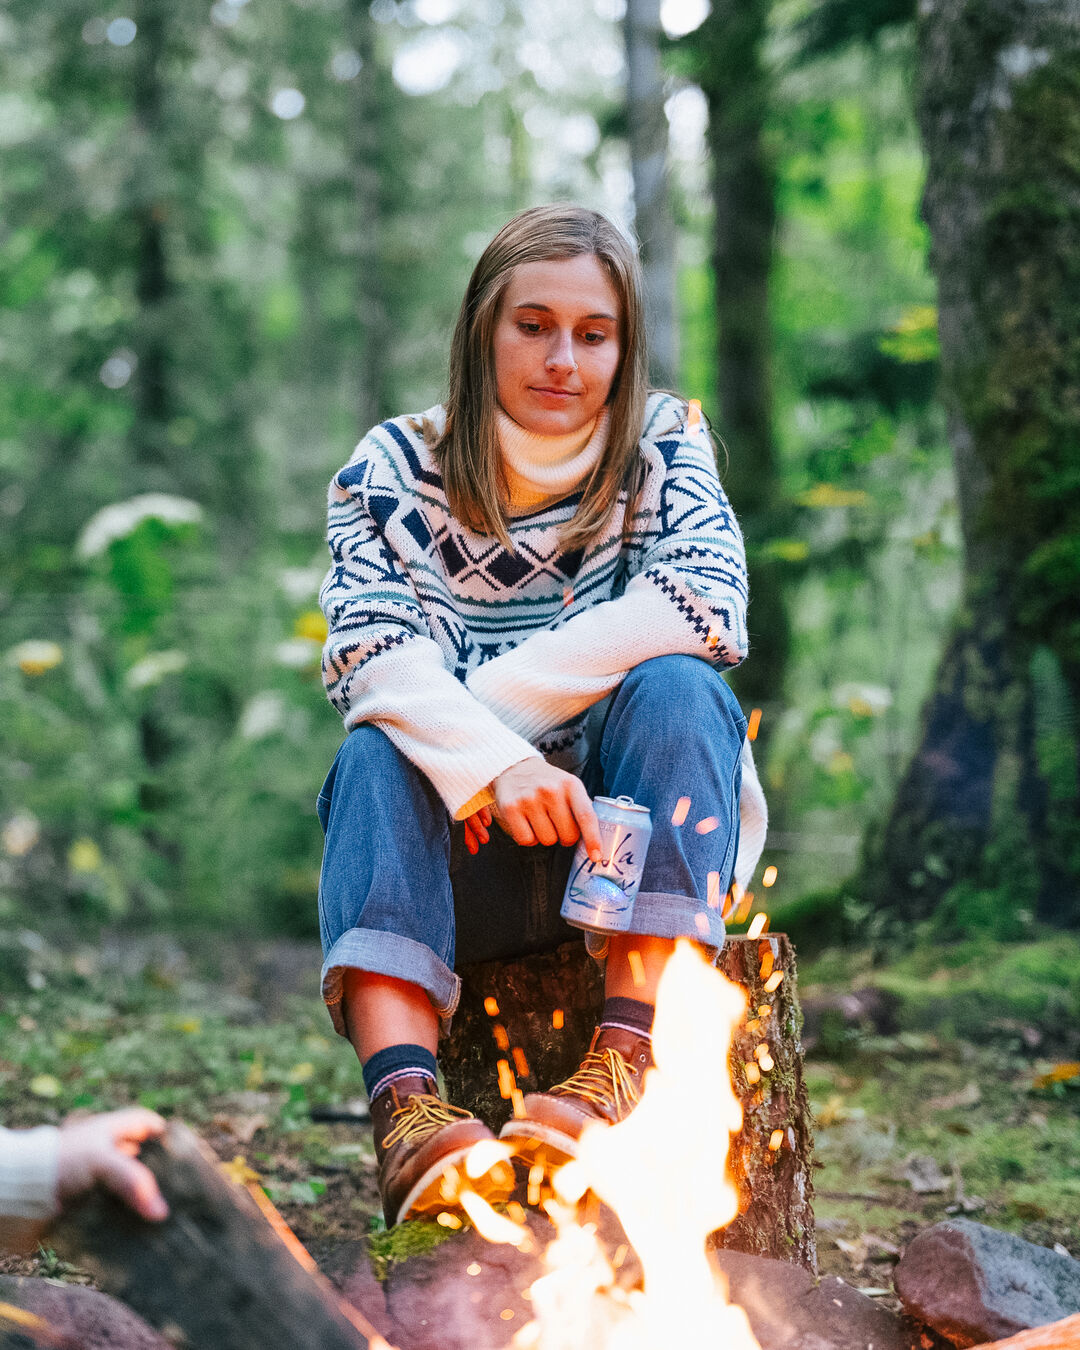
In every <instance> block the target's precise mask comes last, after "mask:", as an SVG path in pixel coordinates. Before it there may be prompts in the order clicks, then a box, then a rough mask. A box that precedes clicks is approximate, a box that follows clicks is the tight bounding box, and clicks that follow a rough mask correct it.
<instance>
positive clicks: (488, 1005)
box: [484, 994, 499, 1017]
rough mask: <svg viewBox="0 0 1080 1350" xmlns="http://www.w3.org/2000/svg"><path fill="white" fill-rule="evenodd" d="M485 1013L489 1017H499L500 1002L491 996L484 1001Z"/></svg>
mask: <svg viewBox="0 0 1080 1350" xmlns="http://www.w3.org/2000/svg"><path fill="white" fill-rule="evenodd" d="M484 1011H485V1012H486V1013H487V1015H488V1016H489V1017H498V1015H499V1004H498V1000H497V999H494V998H492V996H491V995H490V994H489V995H488V996H487V998H486V999H484Z"/></svg>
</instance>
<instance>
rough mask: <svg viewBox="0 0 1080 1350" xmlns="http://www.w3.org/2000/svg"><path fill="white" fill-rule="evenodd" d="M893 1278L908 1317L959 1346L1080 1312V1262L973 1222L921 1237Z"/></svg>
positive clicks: (938, 1227)
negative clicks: (909, 1315) (910, 1315)
mask: <svg viewBox="0 0 1080 1350" xmlns="http://www.w3.org/2000/svg"><path fill="white" fill-rule="evenodd" d="M893 1279H894V1281H895V1283H896V1292H897V1293H898V1294H899V1296H900V1299H901V1301H902V1302H903V1304H904V1307H905V1308H906V1309H907V1310H908V1312H910V1313H911V1314H912V1315H913V1316H915V1317H917V1318H919V1319H920V1320H921V1321H923V1322H926V1323H927V1324H928V1325H929V1326H931V1327H933V1328H934V1329H935V1330H936V1331H939V1332H940V1333H941V1335H943V1336H945V1337H946V1338H947V1339H948V1340H950V1341H952V1343H953V1344H954V1345H958V1346H969V1345H977V1344H978V1343H979V1342H980V1341H993V1340H1004V1338H1005V1337H1007V1336H1013V1335H1015V1334H1016V1333H1017V1332H1018V1331H1025V1330H1027V1329H1028V1328H1030V1327H1039V1326H1043V1325H1044V1324H1045V1323H1047V1322H1056V1321H1059V1320H1060V1319H1061V1318H1064V1317H1068V1316H1069V1315H1070V1314H1072V1313H1076V1312H1080V1261H1074V1260H1073V1259H1072V1257H1070V1256H1062V1255H1060V1254H1059V1253H1058V1252H1054V1251H1051V1250H1050V1249H1049V1248H1048V1247H1036V1246H1035V1245H1034V1243H1031V1242H1025V1241H1024V1239H1023V1238H1019V1237H1015V1236H1014V1235H1013V1234H1012V1233H1002V1232H999V1231H998V1230H997V1229H995V1228H988V1227H987V1226H986V1225H985V1224H981V1223H973V1222H972V1221H971V1220H970V1219H950V1220H948V1221H947V1222H945V1223H939V1224H935V1225H934V1227H933V1228H928V1229H927V1230H926V1231H925V1232H923V1233H920V1234H919V1236H918V1237H917V1238H915V1240H914V1241H913V1242H912V1243H911V1244H910V1245H909V1246H908V1248H907V1250H906V1251H905V1252H904V1255H903V1256H902V1257H901V1259H900V1261H899V1263H898V1264H897V1267H896V1270H895V1271H894V1274H893Z"/></svg>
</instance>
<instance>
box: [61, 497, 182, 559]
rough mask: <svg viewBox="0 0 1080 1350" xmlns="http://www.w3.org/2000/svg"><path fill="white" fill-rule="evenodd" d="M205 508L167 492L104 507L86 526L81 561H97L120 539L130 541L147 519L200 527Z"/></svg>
mask: <svg viewBox="0 0 1080 1350" xmlns="http://www.w3.org/2000/svg"><path fill="white" fill-rule="evenodd" d="M202 514H203V513H202V507H201V506H200V505H199V504H198V502H192V501H188V499H187V498H186V497H172V496H170V495H169V494H168V493H166V492H144V493H142V494H141V495H140V496H138V497H131V498H129V499H128V500H127V501H126V502H113V503H112V505H111V506H103V507H102V508H101V510H100V511H98V513H97V514H96V515H94V516H91V517H90V519H89V521H87V523H86V525H85V526H84V527H83V532H82V534H81V535H80V536H79V542H78V543H77V544H76V546H75V552H76V554H77V555H78V557H80V558H96V557H97V556H98V555H99V554H101V553H104V552H105V550H106V549H107V548H108V547H109V545H110V544H112V543H115V541H116V540H117V539H126V538H127V537H128V535H129V534H131V533H132V532H133V531H134V530H136V529H138V527H139V526H140V525H141V524H142V522H143V521H144V520H151V519H153V520H160V521H162V522H163V523H164V524H166V525H197V524H198V523H199V521H200V520H202Z"/></svg>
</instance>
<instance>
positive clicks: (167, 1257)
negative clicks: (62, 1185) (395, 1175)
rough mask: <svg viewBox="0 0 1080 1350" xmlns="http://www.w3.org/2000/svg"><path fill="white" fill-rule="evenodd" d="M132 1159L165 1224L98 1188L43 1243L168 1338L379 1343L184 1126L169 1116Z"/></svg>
mask: <svg viewBox="0 0 1080 1350" xmlns="http://www.w3.org/2000/svg"><path fill="white" fill-rule="evenodd" d="M139 1156H140V1157H141V1158H142V1160H143V1162H145V1163H146V1165H147V1166H148V1167H149V1168H150V1170H151V1171H152V1172H153V1173H154V1175H155V1176H156V1177H157V1179H158V1184H159V1185H160V1187H161V1190H162V1193H163V1194H164V1196H165V1199H166V1200H167V1201H168V1203H169V1209H170V1213H169V1217H168V1218H167V1219H166V1220H165V1221H164V1222H162V1223H148V1222H147V1221H146V1220H144V1219H140V1218H139V1217H138V1215H136V1214H135V1213H133V1212H132V1211H131V1210H130V1209H128V1208H127V1206H126V1205H123V1204H122V1203H121V1202H120V1201H119V1200H117V1199H116V1198H115V1197H113V1196H111V1195H108V1194H106V1193H104V1192H101V1191H96V1192H94V1193H93V1194H92V1195H91V1196H90V1197H89V1199H88V1200H87V1201H86V1202H85V1203H84V1204H82V1205H80V1206H79V1207H78V1208H77V1209H75V1210H73V1211H71V1213H70V1214H68V1215H67V1216H65V1217H64V1218H63V1219H62V1220H61V1221H60V1223H59V1224H58V1225H57V1226H56V1227H55V1228H54V1230H53V1233H52V1237H51V1242H52V1243H53V1245H54V1246H55V1248H56V1250H57V1251H59V1252H61V1253H62V1254H63V1255H64V1256H66V1257H67V1258H68V1259H70V1260H72V1261H75V1262H77V1263H78V1264H79V1265H80V1266H83V1267H84V1268H86V1269H88V1270H90V1271H91V1272H92V1273H93V1274H94V1276H95V1278H96V1279H97V1282H98V1285H99V1286H100V1288H102V1289H104V1290H105V1291H106V1292H107V1293H110V1294H113V1295H114V1296H115V1297H116V1298H119V1299H121V1300H122V1301H123V1302H124V1303H127V1304H128V1305H129V1307H131V1308H133V1309H134V1310H135V1312H137V1313H138V1314H139V1315H140V1316H141V1317H143V1318H144V1319H145V1320H146V1321H147V1322H148V1323H149V1324H150V1325H151V1326H153V1327H156V1328H157V1329H158V1330H159V1331H160V1332H161V1333H162V1335H163V1336H164V1337H165V1339H166V1340H168V1341H169V1342H170V1343H171V1344H173V1345H175V1346H177V1347H190V1350H266V1347H267V1346H281V1347H282V1348H283V1350H284V1347H286V1346H287V1347H289V1350H366V1347H368V1346H369V1345H370V1346H371V1347H372V1350H375V1347H376V1346H382V1347H383V1350H386V1342H385V1341H384V1340H383V1339H382V1337H381V1336H378V1335H377V1334H375V1333H374V1331H373V1329H372V1328H370V1327H369V1326H368V1325H367V1323H366V1321H365V1320H364V1319H363V1318H362V1317H361V1316H360V1314H359V1313H357V1312H356V1311H355V1310H354V1309H352V1308H350V1307H349V1306H348V1305H347V1304H345V1303H344V1302H343V1301H342V1300H341V1299H339V1298H338V1296H337V1295H336V1293H335V1292H334V1290H333V1289H332V1288H331V1286H330V1285H329V1283H328V1282H327V1281H326V1280H324V1279H323V1277H322V1276H321V1275H319V1274H318V1273H317V1272H316V1271H315V1267H314V1262H312V1260H311V1258H310V1257H309V1256H308V1255H307V1253H306V1252H305V1251H304V1249H303V1248H302V1247H301V1246H300V1244H299V1242H298V1241H297V1240H296V1238H295V1237H293V1235H292V1233H291V1232H290V1231H289V1229H288V1228H287V1227H286V1226H285V1224H284V1221H283V1220H282V1219H281V1218H280V1216H279V1215H278V1214H277V1211H276V1210H274V1209H273V1207H272V1206H271V1205H270V1202H269V1201H268V1200H266V1199H265V1198H264V1197H262V1192H261V1190H260V1189H259V1188H258V1187H257V1184H255V1183H252V1184H251V1186H250V1188H247V1189H246V1188H245V1187H244V1186H243V1185H236V1184H234V1183H233V1182H231V1181H230V1180H229V1179H228V1178H227V1177H226V1176H225V1175H224V1174H223V1172H222V1169H221V1166H220V1164H219V1163H218V1161H217V1159H216V1158H215V1157H214V1155H213V1154H212V1153H211V1152H210V1150H209V1149H207V1148H206V1147H205V1145H203V1144H202V1143H201V1142H200V1140H199V1139H198V1138H197V1137H196V1136H195V1135H194V1134H192V1132H191V1131H190V1130H188V1129H187V1128H186V1127H185V1126H183V1125H179V1124H172V1125H170V1126H169V1129H168V1131H167V1133H166V1135H165V1137H164V1139H163V1140H161V1141H160V1142H159V1141H157V1140H151V1141H150V1142H148V1143H146V1144H144V1145H143V1146H142V1148H141V1149H140V1153H139ZM249 1192H250V1193H249ZM283 1239H284V1240H283Z"/></svg>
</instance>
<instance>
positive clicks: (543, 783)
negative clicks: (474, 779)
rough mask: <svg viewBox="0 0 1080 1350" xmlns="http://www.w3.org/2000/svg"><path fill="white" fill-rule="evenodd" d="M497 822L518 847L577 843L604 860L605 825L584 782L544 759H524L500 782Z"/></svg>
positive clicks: (595, 858)
mask: <svg viewBox="0 0 1080 1350" xmlns="http://www.w3.org/2000/svg"><path fill="white" fill-rule="evenodd" d="M492 787H493V788H494V789H495V819H496V820H497V821H498V822H499V824H500V825H501V826H502V827H503V829H504V830H505V831H506V833H507V834H508V835H510V837H511V838H512V839H513V840H514V842H515V843H518V844H526V845H528V844H566V845H570V844H576V843H577V841H578V839H583V840H584V842H585V849H586V851H587V853H588V855H589V857H590V858H591V859H592V860H593V862H599V861H600V857H601V850H600V826H599V824H598V822H597V819H596V812H595V811H594V810H593V804H592V801H591V800H590V798H589V794H588V793H587V792H586V791H585V785H584V783H582V781H581V779H580V778H577V777H575V775H574V774H572V773H567V772H566V771H565V770H564V769H557V768H556V767H555V766H554V765H553V764H549V763H548V762H547V761H546V760H544V759H539V758H534V759H523V760H522V761H521V762H520V763H518V764H511V766H510V767H509V768H508V769H504V770H503V771H502V773H501V774H499V776H498V778H496V779H495V781H494V783H493V784H492Z"/></svg>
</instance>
